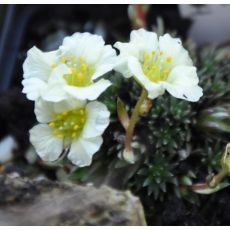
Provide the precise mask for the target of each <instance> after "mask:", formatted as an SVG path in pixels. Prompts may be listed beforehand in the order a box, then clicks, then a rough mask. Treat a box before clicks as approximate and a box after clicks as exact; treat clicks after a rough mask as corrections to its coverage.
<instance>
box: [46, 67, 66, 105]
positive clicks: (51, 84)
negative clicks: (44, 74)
mask: <svg viewBox="0 0 230 230" xmlns="http://www.w3.org/2000/svg"><path fill="white" fill-rule="evenodd" d="M68 73H70V70H69V69H68V68H67V66H66V65H64V64H61V65H59V66H58V67H56V68H55V69H54V70H53V71H52V73H51V75H50V78H49V81H48V84H47V88H46V90H45V91H43V92H42V98H43V99H44V100H47V101H51V102H59V101H62V100H64V99H66V98H67V97H68V95H67V94H66V92H65V90H63V87H64V86H65V85H66V81H65V79H64V75H65V74H68Z"/></svg>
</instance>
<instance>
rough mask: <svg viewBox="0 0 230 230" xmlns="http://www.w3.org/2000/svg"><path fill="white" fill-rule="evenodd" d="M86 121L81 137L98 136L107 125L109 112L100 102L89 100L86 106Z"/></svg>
mask: <svg viewBox="0 0 230 230" xmlns="http://www.w3.org/2000/svg"><path fill="white" fill-rule="evenodd" d="M86 113H87V121H86V124H85V126H84V129H83V131H82V137H83V138H91V137H96V136H100V135H101V134H102V133H103V132H104V130H105V129H106V128H107V126H108V125H109V116H110V112H109V111H108V109H107V108H106V106H105V105H104V104H102V103H100V102H97V101H95V102H90V103H88V104H87V106H86Z"/></svg>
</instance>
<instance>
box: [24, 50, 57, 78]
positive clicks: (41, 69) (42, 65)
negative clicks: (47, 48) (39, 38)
mask: <svg viewBox="0 0 230 230" xmlns="http://www.w3.org/2000/svg"><path fill="white" fill-rule="evenodd" d="M56 54H57V52H56V51H53V52H47V53H44V52H42V51H41V50H39V49H38V48H36V47H35V46H34V47H33V48H31V49H30V50H29V51H28V53H27V58H26V60H25V62H24V63H23V72H24V74H23V77H24V78H39V79H41V80H43V81H46V80H47V79H48V77H49V75H50V73H51V71H52V68H51V65H52V64H54V63H55V62H56Z"/></svg>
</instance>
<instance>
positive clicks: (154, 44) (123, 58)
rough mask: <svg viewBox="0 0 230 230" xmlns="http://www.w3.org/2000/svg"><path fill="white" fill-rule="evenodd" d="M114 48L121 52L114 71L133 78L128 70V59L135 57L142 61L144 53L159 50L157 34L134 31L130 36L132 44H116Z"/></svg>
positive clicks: (141, 30) (140, 30)
mask: <svg viewBox="0 0 230 230" xmlns="http://www.w3.org/2000/svg"><path fill="white" fill-rule="evenodd" d="M114 47H116V48H117V49H119V51H120V55H119V56H118V58H117V62H116V65H115V67H114V69H115V70H116V71H118V72H120V73H121V74H123V75H124V77H126V78H129V77H131V76H132V72H131V71H130V69H129V68H128V59H129V58H130V57H134V58H136V59H138V60H139V61H142V59H143V57H144V53H146V52H148V53H149V52H152V51H153V50H157V49H158V40H157V34H156V33H154V32H149V31H146V30H144V29H139V30H133V31H132V32H131V35H130V42H128V43H122V42H116V43H115V44H114Z"/></svg>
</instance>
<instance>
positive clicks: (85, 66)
mask: <svg viewBox="0 0 230 230" xmlns="http://www.w3.org/2000/svg"><path fill="white" fill-rule="evenodd" d="M81 70H82V71H83V72H86V71H87V65H86V64H85V63H82V64H81Z"/></svg>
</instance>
